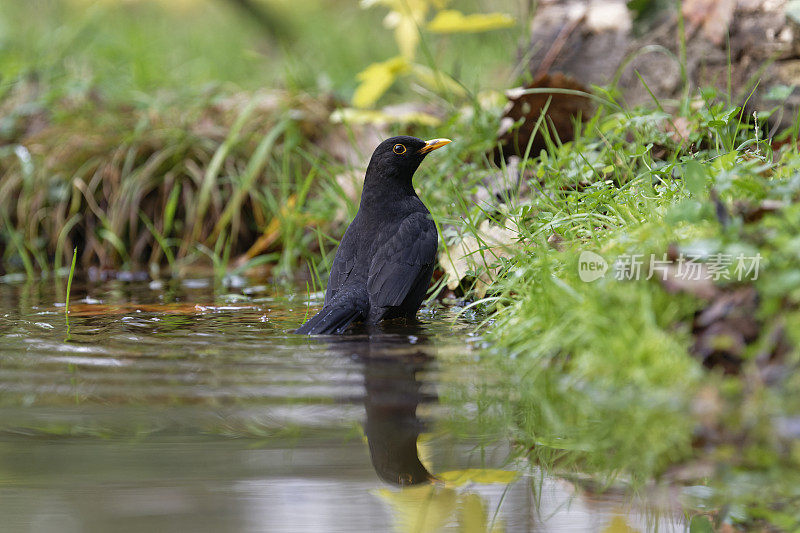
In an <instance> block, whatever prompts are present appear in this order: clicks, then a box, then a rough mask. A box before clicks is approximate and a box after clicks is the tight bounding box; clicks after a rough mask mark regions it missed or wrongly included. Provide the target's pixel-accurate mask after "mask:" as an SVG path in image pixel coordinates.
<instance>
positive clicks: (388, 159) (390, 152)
mask: <svg viewBox="0 0 800 533" xmlns="http://www.w3.org/2000/svg"><path fill="white" fill-rule="evenodd" d="M448 143H450V139H431V140H430V141H423V140H422V139H417V138H416V137H409V136H407V135H401V136H399V137H391V138H389V139H386V140H385V141H383V142H382V143H381V144H379V145H378V147H377V148H375V151H374V152H373V153H372V158H371V159H370V161H369V167H368V168H367V176H368V177H369V176H370V175H374V176H375V177H380V178H382V179H387V178H389V179H399V180H400V181H401V182H407V183H410V182H411V178H412V176H413V175H414V172H416V170H417V168H418V167H419V165H420V163H422V160H423V159H425V156H426V155H428V154H429V153H430V152H431V151H433V150H436V149H437V148H441V147H442V146H444V145H446V144H448Z"/></svg>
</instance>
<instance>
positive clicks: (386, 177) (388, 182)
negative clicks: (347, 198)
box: [359, 165, 417, 210]
mask: <svg viewBox="0 0 800 533" xmlns="http://www.w3.org/2000/svg"><path fill="white" fill-rule="evenodd" d="M370 167H371V165H370ZM411 196H414V197H415V196H417V193H416V192H415V191H414V185H413V184H412V183H411V177H410V176H404V175H400V173H399V172H387V171H383V172H375V171H374V169H372V168H367V174H366V176H365V178H364V189H363V191H362V192H361V204H360V206H359V209H361V210H363V209H385V208H386V206H388V205H391V203H392V202H394V201H399V200H402V199H403V198H408V197H411Z"/></svg>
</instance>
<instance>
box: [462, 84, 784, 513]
mask: <svg viewBox="0 0 800 533" xmlns="http://www.w3.org/2000/svg"><path fill="white" fill-rule="evenodd" d="M686 108H687V109H694V110H695V111H693V112H691V113H690V114H688V115H686V116H683V117H671V116H669V115H667V114H665V113H663V112H661V111H647V110H634V111H628V110H624V109H621V108H618V107H616V106H606V107H604V108H601V109H599V110H598V113H597V114H596V115H595V116H594V118H593V119H592V120H590V121H588V122H587V123H586V124H585V125H584V127H583V129H582V131H581V134H580V135H579V136H577V138H576V140H575V141H573V142H569V143H560V142H559V141H558V140H557V139H551V140H550V141H548V142H549V145H550V147H549V149H548V152H547V153H542V154H541V155H540V156H539V157H537V158H536V159H529V160H527V161H523V164H522V168H523V170H522V176H523V178H522V187H521V189H523V190H524V189H525V188H526V187H525V186H527V188H528V189H529V190H530V191H531V192H530V193H528V194H510V195H507V196H506V198H505V202H504V204H503V205H500V206H499V207H496V208H494V209H491V210H488V209H486V208H485V207H484V208H480V207H474V208H473V209H474V211H473V212H472V213H470V215H469V216H471V217H472V218H471V219H468V220H472V221H478V220H480V219H481V218H482V217H483V218H488V219H489V220H490V221H491V224H493V225H496V226H502V227H505V228H509V229H511V230H512V231H513V232H514V234H515V235H516V237H515V238H514V239H512V242H509V243H508V245H507V246H505V247H504V248H503V249H502V251H501V252H500V253H499V255H501V257H500V258H499V259H494V258H490V259H489V260H488V261H487V263H489V264H490V266H493V267H494V268H493V269H489V271H490V272H496V274H495V275H494V280H493V285H492V286H491V288H490V289H489V293H488V294H489V296H488V297H487V298H486V299H485V300H483V302H482V304H479V305H483V306H484V307H486V308H488V309H489V310H491V311H492V313H493V314H492V327H491V328H490V329H489V331H488V333H487V335H486V336H487V340H488V346H489V348H488V349H487V351H486V355H485V359H486V360H487V361H489V362H492V363H493V364H494V365H496V367H497V369H498V374H499V375H501V376H504V378H503V380H501V381H500V382H498V383H495V384H494V385H493V386H491V387H486V388H483V389H481V391H482V392H479V393H478V399H477V405H480V406H484V409H483V410H482V411H480V412H481V413H483V414H482V415H480V416H479V417H478V423H479V424H481V423H483V422H486V423H487V424H490V425H492V426H496V425H497V424H500V425H502V426H504V427H506V428H507V431H508V432H509V434H510V435H511V436H512V438H513V439H514V441H515V442H516V443H517V449H518V453H519V454H521V455H522V456H524V457H526V458H528V459H530V460H532V461H533V462H535V463H536V464H538V465H541V466H544V467H546V468H547V469H548V471H552V472H557V473H560V474H561V475H569V476H577V475H584V474H587V473H588V474H591V475H592V476H593V479H594V481H600V482H601V483H614V482H621V481H622V482H625V483H630V484H632V486H633V487H634V488H635V489H637V490H641V489H642V488H643V487H644V486H645V484H646V483H648V482H650V481H651V480H653V479H659V478H660V479H664V480H675V479H679V478H680V479H681V480H682V482H687V481H689V483H690V484H691V483H695V484H702V485H708V486H709V487H711V491H710V492H709V493H708V494H710V496H707V497H704V498H705V499H704V500H702V501H699V500H696V499H692V498H690V497H688V496H687V502H688V503H687V507H686V509H687V513H692V512H700V511H702V512H705V513H708V510H709V509H712V510H713V512H712V513H711V515H712V518H714V519H715V520H717V523H718V524H720V523H722V522H729V523H736V524H743V525H747V526H748V527H749V526H752V525H754V524H766V523H769V524H773V525H777V524H781V525H780V527H788V526H787V524H794V525H796V524H798V523H800V515H797V514H796V512H795V511H789V509H794V508H795V502H796V494H795V491H794V489H793V488H791V487H792V486H793V485H792V479H793V476H792V475H791V474H790V472H792V471H795V470H796V468H797V464H796V457H795V455H796V453H795V452H793V451H792V450H794V449H795V447H796V435H793V434H792V433H791V432H790V431H788V430H787V429H786V428H788V426H786V424H787V423H788V422H787V421H790V420H796V419H797V416H798V414H800V411H798V407H800V406H798V404H797V402H796V394H794V392H793V390H796V389H793V387H794V386H795V384H794V382H795V381H796V375H797V374H796V368H797V365H798V363H799V362H800V351H798V349H797V346H798V345H797V344H796V333H794V331H797V328H796V326H797V317H798V309H799V308H800V306H799V305H798V304H800V299H798V289H799V288H800V278H798V274H797V261H796V257H797V255H796V254H797V252H796V250H797V249H798V248H797V246H796V245H797V238H796V236H795V234H796V229H797V227H798V226H797V222H798V221H797V220H796V216H797V201H798V199H800V188H798V183H799V182H798V180H797V177H796V168H797V167H796V165H797V164H798V161H800V156H798V150H797V146H796V144H795V141H794V140H792V141H790V142H789V143H785V144H784V143H783V142H782V140H781V139H782V138H786V137H785V136H784V137H782V138H781V137H778V138H776V139H769V140H765V138H764V137H765V136H764V133H763V129H762V128H763V122H762V121H763V120H764V118H765V117H760V118H759V119H758V121H756V122H753V123H746V122H745V120H744V118H745V117H744V115H743V113H742V111H741V109H739V108H734V107H730V106H726V104H724V103H722V102H718V101H717V99H716V98H715V97H714V96H713V95H710V94H709V93H705V94H704V95H703V96H701V97H698V98H697V100H695V101H693V102H692V105H690V106H686ZM678 120H679V121H681V122H682V123H683V128H684V130H685V132H684V134H683V135H676V134H674V130H673V129H672V124H673V123H674V122H675V121H678ZM790 138H791V139H794V137H790ZM474 225H475V226H477V225H478V223H477V222H476V223H475V224H474ZM474 231H475V232H476V233H477V232H478V230H477V229H476V230H474ZM554 237H556V238H554ZM483 248H484V250H486V249H488V247H487V246H484V247H483ZM587 251H588V252H592V253H594V254H597V255H598V256H600V257H602V258H603V259H604V260H605V261H606V263H607V265H608V270H607V272H606V274H605V276H601V277H599V279H595V280H593V281H587V280H584V279H582V278H581V275H580V273H581V271H580V267H581V263H582V261H583V260H584V256H583V255H582V254H584V253H585V252H587ZM495 252H496V250H495ZM637 255H638V256H639V257H641V258H642V265H641V272H640V273H639V275H638V276H626V274H625V273H626V272H628V273H629V271H627V270H626V269H625V265H626V259H625V258H628V260H629V259H630V258H631V257H632V256H637ZM651 256H652V257H653V258H654V259H656V260H660V261H665V262H666V263H665V264H667V265H668V266H669V268H670V269H671V270H669V273H668V274H667V275H666V277H665V278H664V277H662V274H661V271H655V272H653V273H652V274H651V273H649V272H648V270H649V264H648V263H649V260H650V258H651ZM679 256H681V257H687V258H688V257H693V258H694V259H693V260H692V261H694V262H696V263H698V264H700V265H702V268H711V263H713V261H714V260H715V259H714V258H715V257H720V256H724V257H729V258H731V261H730V263H729V264H727V265H726V266H725V269H724V272H723V273H721V274H719V276H718V279H714V277H713V276H711V275H709V274H708V273H707V272H705V271H701V275H700V276H698V277H697V278H696V279H695V278H691V279H693V280H694V281H689V282H685V283H678V282H677V280H678V278H679V277H680V276H679V275H678V273H679V272H680V267H679V263H680V259H678V257H679ZM739 256H745V257H756V256H757V257H760V263H759V267H760V271H759V275H757V276H754V275H753V271H750V274H749V275H744V276H739V275H737V273H736V262H735V261H734V260H733V258H736V257H739ZM491 263H494V264H493V265H491ZM626 277H635V278H637V279H624V278H626ZM750 295H752V297H751V296H750ZM743 302H749V303H743ZM790 330H791V331H793V332H792V333H789V331H790ZM704 366H705V367H707V368H703V367H704ZM709 398H710V399H709ZM498 420H501V421H502V422H498ZM781 427H783V428H784V429H783V430H781V429H780V428H781ZM686 464H702V465H704V468H703V469H701V471H703V472H706V473H708V472H711V474H710V475H709V474H703V475H700V476H699V477H696V478H690V479H688V480H687V479H685V478H682V477H681V476H683V475H684V474H681V473H680V469H679V468H678V467H679V466H681V465H686ZM780 472H785V473H786V475H781V474H780ZM706 476H708V477H706ZM734 479H738V480H739V481H738V482H734V483H733V484H732V483H731V482H732V480H734ZM779 479H780V481H778V480H779ZM590 486H591V485H590ZM767 487H769V490H768V491H766V490H765V489H766V488H767ZM703 510H704V511H703ZM792 527H794V526H792Z"/></svg>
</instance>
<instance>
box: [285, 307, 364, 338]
mask: <svg viewBox="0 0 800 533" xmlns="http://www.w3.org/2000/svg"><path fill="white" fill-rule="evenodd" d="M363 316H364V310H363V308H362V306H361V305H359V304H358V303H357V302H355V301H352V300H344V301H340V302H335V301H334V302H330V303H329V304H328V305H326V306H325V307H323V308H322V309H321V310H320V312H319V313H317V314H316V315H314V316H313V317H312V318H310V319H309V320H308V321H307V322H306V323H305V324H303V325H302V326H300V327H299V328H297V329H296V330H295V333H299V334H300V335H336V334H339V333H342V332H343V331H344V330H345V329H347V326H349V325H350V324H351V323H353V322H355V321H356V320H358V319H359V318H363Z"/></svg>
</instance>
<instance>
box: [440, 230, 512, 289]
mask: <svg viewBox="0 0 800 533" xmlns="http://www.w3.org/2000/svg"><path fill="white" fill-rule="evenodd" d="M516 239H517V234H516V233H515V232H513V231H511V230H509V229H507V228H503V227H500V226H496V225H494V224H491V223H490V222H489V221H488V220H484V221H483V223H482V224H481V225H480V226H479V227H478V231H477V235H475V234H468V235H466V236H464V237H463V238H462V239H461V241H459V242H458V243H456V244H454V245H452V246H450V247H448V248H446V249H445V250H444V251H442V252H441V253H440V255H439V264H440V265H441V266H442V268H443V269H444V271H445V273H446V274H447V276H448V281H447V287H448V288H449V289H451V290H453V289H455V288H456V287H458V286H459V284H460V283H461V280H463V279H464V278H465V277H467V273H468V272H477V273H478V277H477V279H476V280H475V287H474V290H475V293H476V294H477V296H478V297H479V298H482V297H483V296H485V295H486V291H487V290H488V288H489V286H490V284H491V283H492V281H493V280H494V278H495V276H496V275H497V272H498V271H499V266H498V265H497V262H498V259H500V258H501V257H507V256H508V255H509V254H508V251H507V248H508V247H509V246H513V245H514V243H516Z"/></svg>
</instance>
